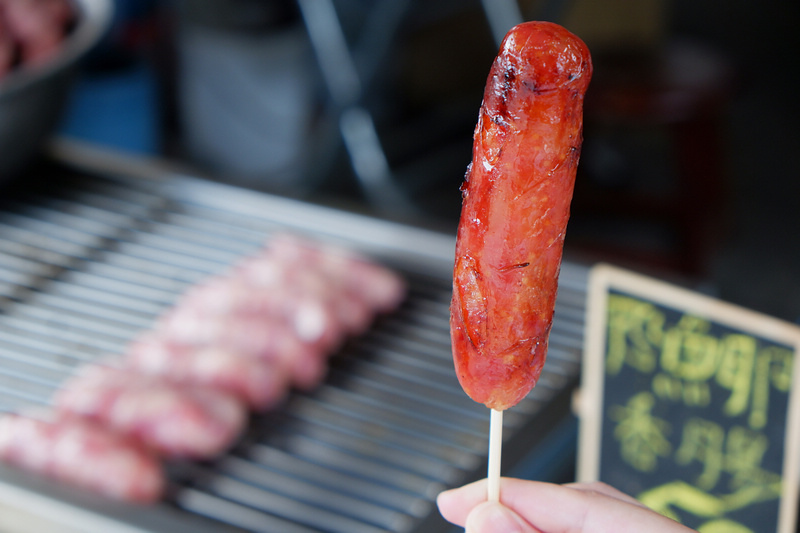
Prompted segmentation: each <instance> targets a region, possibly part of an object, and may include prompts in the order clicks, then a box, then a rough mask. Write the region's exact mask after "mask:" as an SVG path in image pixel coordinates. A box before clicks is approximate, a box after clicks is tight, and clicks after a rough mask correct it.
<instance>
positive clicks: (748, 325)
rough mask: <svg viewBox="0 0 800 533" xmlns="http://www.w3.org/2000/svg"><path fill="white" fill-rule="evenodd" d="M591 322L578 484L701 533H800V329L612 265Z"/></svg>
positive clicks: (597, 274)
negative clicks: (602, 488)
mask: <svg viewBox="0 0 800 533" xmlns="http://www.w3.org/2000/svg"><path fill="white" fill-rule="evenodd" d="M743 282H744V280H743ZM586 328H587V329H586V346H585V350H584V364H583V376H582V385H581V389H580V396H579V402H578V411H579V415H580V437H579V450H578V479H579V480H581V481H592V480H600V481H604V482H606V483H608V484H610V485H612V486H614V487H616V488H618V489H620V490H622V491H623V492H625V493H627V494H630V495H631V496H634V497H635V498H637V499H638V500H639V501H641V502H642V503H644V504H645V505H647V506H649V507H651V508H653V509H655V510H656V511H659V512H661V513H662V514H665V515H667V516H670V517H672V518H675V519H676V520H678V521H680V522H681V523H683V524H685V525H687V526H689V527H692V528H694V529H697V530H698V531H700V532H701V533H718V532H719V533H722V532H725V533H748V532H752V533H756V532H757V533H763V532H770V531H775V532H779V533H795V524H796V514H797V503H798V502H797V497H798V468H800V465H798V459H799V458H800V438H799V437H800V433H798V432H799V431H800V421H799V420H798V416H800V410H798V408H799V407H800V405H799V404H798V401H800V394H798V391H797V386H798V384H799V383H800V382H799V381H798V368H799V367H800V365H796V364H795V360H796V357H797V355H798V353H800V328H798V327H797V326H795V325H793V324H789V323H786V322H783V321H780V320H777V319H774V318H771V317H767V316H764V315H762V314H759V313H755V312H753V311H749V310H746V309H742V308H740V307H736V306H734V305H731V304H728V303H725V302H721V301H719V300H716V299H714V298H710V297H708V296H704V295H701V294H699V293H695V292H693V291H690V290H686V289H683V288H679V287H677V286H673V285H671V284H668V283H664V282H661V281H657V280H654V279H651V278H648V277H645V276H641V275H638V274H635V273H632V272H628V271H625V270H621V269H618V268H615V267H611V266H608V265H599V266H597V267H595V268H594V269H593V270H592V272H591V274H590V278H589V298H588V303H587V325H586Z"/></svg>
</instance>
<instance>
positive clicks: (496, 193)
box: [451, 22, 592, 410]
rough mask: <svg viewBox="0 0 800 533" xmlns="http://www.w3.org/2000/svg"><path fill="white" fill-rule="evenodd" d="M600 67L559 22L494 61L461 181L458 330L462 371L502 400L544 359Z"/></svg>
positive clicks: (515, 38)
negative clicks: (588, 101)
mask: <svg viewBox="0 0 800 533" xmlns="http://www.w3.org/2000/svg"><path fill="white" fill-rule="evenodd" d="M591 73H592V63H591V58H590V55H589V51H588V49H587V47H586V45H585V44H584V43H583V42H582V41H581V40H580V39H579V38H578V37H576V36H575V35H573V34H571V33H570V32H568V31H567V30H566V29H564V28H562V27H561V26H558V25H556V24H553V23H548V22H526V23H523V24H520V25H518V26H516V27H514V28H512V29H511V30H510V31H509V33H508V34H507V35H506V37H505V39H504V41H503V43H502V45H501V48H500V52H499V54H498V56H497V57H496V59H495V61H494V63H493V64H492V67H491V70H490V72H489V78H488V81H487V84H486V88H485V92H484V96H483V103H482V105H481V109H480V115H479V118H478V124H477V127H476V129H475V135H474V142H473V155H472V162H471V163H470V165H469V167H468V170H467V173H466V177H465V181H464V183H463V185H462V189H461V190H462V194H463V203H462V211H461V218H460V220H459V226H458V236H457V244H456V256H455V267H454V273H453V278H454V279H453V299H452V303H451V336H452V345H453V357H454V362H455V368H456V373H457V376H458V379H459V381H460V383H461V385H462V387H463V388H464V391H465V392H466V393H467V394H468V395H469V396H470V397H471V398H472V399H473V400H475V401H477V402H479V403H483V404H485V405H486V406H488V407H490V408H492V409H497V410H503V409H507V408H509V407H511V406H513V405H516V404H517V403H518V402H519V401H520V400H521V399H522V398H523V397H525V395H527V394H528V392H530V390H531V388H532V387H533V386H534V385H535V383H536V381H537V379H538V378H539V375H540V373H541V371H542V367H543V365H544V361H545V356H546V352H547V342H548V336H549V332H550V327H551V323H552V317H553V310H554V305H555V299H556V291H557V284H558V274H559V270H560V266H561V256H562V249H563V242H564V235H565V231H566V225H567V220H568V218H569V205H570V201H571V199H572V190H573V185H574V181H575V174H576V169H577V165H578V158H579V154H580V149H581V143H582V124H583V111H582V110H583V98H584V94H585V91H586V89H587V87H588V84H589V80H590V78H591Z"/></svg>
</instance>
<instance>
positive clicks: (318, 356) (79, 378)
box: [0, 235, 406, 502]
mask: <svg viewBox="0 0 800 533" xmlns="http://www.w3.org/2000/svg"><path fill="white" fill-rule="evenodd" d="M405 291H406V287H405V283H404V281H403V279H402V278H401V277H400V276H399V275H398V274H396V273H395V272H393V271H391V270H390V269H388V268H385V267H383V266H380V265H378V264H376V263H374V262H371V261H368V260H366V259H364V258H362V257H358V256H356V255H354V254H352V253H350V252H348V251H346V250H343V249H341V248H333V247H329V246H325V245H322V244H320V243H317V242H312V241H310V240H307V239H304V238H299V237H296V236H291V235H277V236H275V237H274V238H273V239H272V240H271V241H270V243H269V245H268V246H266V247H265V248H264V249H263V250H261V251H259V252H258V253H256V254H253V255H251V256H248V257H246V258H244V259H243V260H242V261H240V262H239V263H238V264H236V265H234V266H233V267H232V268H231V270H230V271H228V272H227V273H225V274H223V275H218V276H215V277H211V278H209V279H207V280H205V281H203V282H201V283H199V284H197V285H195V286H193V287H191V288H189V289H188V290H187V291H185V292H184V293H183V294H182V295H181V296H180V297H179V298H178V300H177V301H176V302H175V304H174V305H172V306H171V307H170V308H169V309H168V310H167V311H166V312H165V313H163V314H162V316H161V317H159V319H158V320H157V321H156V324H155V326H154V327H153V328H151V329H150V330H148V331H145V332H142V333H141V334H140V335H139V336H138V337H137V338H136V339H134V340H133V341H132V342H131V343H129V345H128V346H127V349H126V350H125V351H124V353H123V354H122V355H120V356H115V357H111V358H109V359H106V360H103V361H99V362H97V363H93V364H87V365H85V366H83V367H81V368H79V369H78V370H77V372H76V373H75V375H73V376H72V377H71V378H69V379H68V380H66V382H65V383H64V384H63V385H62V387H60V388H59V390H58V391H57V392H56V394H55V395H54V396H53V402H52V403H53V407H54V408H53V409H52V410H50V411H48V412H47V413H46V415H45V416H22V415H19V414H8V415H6V416H5V417H3V418H0V460H3V461H5V462H7V463H10V464H12V465H16V466H18V467H22V468H24V469H27V470H30V471H34V472H37V473H40V474H43V475H47V476H49V477H52V478H57V479H60V480H63V481H66V482H69V483H72V484H76V485H80V486H82V487H84V488H88V489H92V490H94V491H96V492H100V493H103V494H106V495H109V496H112V497H115V498H121V499H124V500H129V501H136V502H149V501H154V500H157V499H159V498H160V497H161V495H162V492H163V490H164V486H165V479H164V474H163V470H162V464H161V462H162V460H170V459H189V460H204V459H210V458H213V457H215V456H217V455H218V454H220V453H223V452H224V451H225V450H226V449H228V448H229V447H230V446H231V445H232V444H233V443H235V441H236V440H237V438H238V436H239V435H240V434H241V432H242V431H243V429H244V427H245V425H246V424H247V420H248V416H249V413H250V412H251V411H253V412H264V411H267V410H269V409H273V408H275V407H276V406H278V405H279V404H280V402H281V401H283V400H284V399H285V398H286V396H287V394H288V392H289V391H290V390H291V389H292V388H298V389H306V390H308V389H312V388H313V387H315V386H317V385H318V384H319V383H320V382H321V381H322V380H323V379H324V377H325V373H326V370H327V368H328V358H329V356H330V354H332V353H334V352H335V351H336V349H337V348H338V347H339V346H340V345H341V344H342V343H343V342H344V341H345V340H346V339H347V338H348V337H351V336H354V335H358V334H361V333H363V332H364V331H365V330H366V329H367V328H368V327H369V325H370V324H371V323H372V322H373V320H374V318H375V317H376V315H377V314H380V313H386V312H389V311H391V310H393V309H395V308H396V307H397V306H398V305H399V304H400V303H401V302H402V300H403V298H404V297H405ZM87 464H92V465H93V467H92V468H86V466H85V465H87ZM108 472H115V473H117V475H108Z"/></svg>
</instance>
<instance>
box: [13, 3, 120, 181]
mask: <svg viewBox="0 0 800 533" xmlns="http://www.w3.org/2000/svg"><path fill="white" fill-rule="evenodd" d="M72 4H73V8H74V9H75V12H76V22H75V26H74V28H73V29H72V31H71V32H70V33H69V34H68V35H67V36H66V38H65V40H64V42H63V44H62V47H61V50H60V51H59V53H58V55H57V56H55V57H53V58H51V59H50V60H48V61H46V62H43V63H42V64H40V65H36V66H32V67H24V68H19V69H17V70H15V71H13V72H11V73H9V74H8V75H6V76H5V77H3V78H2V80H0V184H1V183H3V182H6V181H8V180H9V179H11V178H13V177H14V176H16V175H17V174H18V173H19V172H20V171H21V170H22V169H23V168H24V167H25V165H26V164H28V163H30V162H31V160H32V159H33V158H34V157H36V155H38V154H39V152H40V151H41V149H42V146H43V145H44V143H45V142H46V141H47V139H48V137H50V135H51V134H52V133H53V131H54V130H55V128H56V127H57V125H58V122H59V119H60V117H61V114H62V110H63V109H64V107H65V104H66V101H67V97H68V95H69V89H70V87H71V83H72V79H73V77H74V74H75V72H76V70H77V66H78V62H79V61H80V60H81V59H82V58H83V57H84V56H85V55H86V54H87V53H88V52H89V50H90V49H91V48H92V47H93V46H94V45H95V44H97V42H98V41H99V40H100V38H101V37H102V36H103V34H104V33H105V31H106V29H107V28H108V26H109V24H110V22H111V11H112V5H111V0H72Z"/></svg>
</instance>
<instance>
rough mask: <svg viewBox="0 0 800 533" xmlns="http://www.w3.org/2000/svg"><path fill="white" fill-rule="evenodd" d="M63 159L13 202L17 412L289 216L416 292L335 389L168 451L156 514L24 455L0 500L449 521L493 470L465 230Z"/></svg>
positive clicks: (274, 516)
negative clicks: (58, 482) (37, 468)
mask: <svg viewBox="0 0 800 533" xmlns="http://www.w3.org/2000/svg"><path fill="white" fill-rule="evenodd" d="M52 172H53V178H57V179H53V180H51V181H50V182H49V183H48V185H47V187H46V188H44V187H43V188H40V189H38V190H37V189H35V188H32V189H29V190H25V191H22V192H19V193H17V194H14V195H11V197H9V198H7V199H6V201H5V202H4V204H3V206H2V210H1V211H0V410H17V409H25V408H29V407H31V406H43V405H47V403H48V402H49V399H50V397H51V396H52V393H53V392H54V391H55V390H56V389H57V387H58V386H59V383H61V381H62V380H63V379H64V378H65V377H67V376H68V375H69V374H70V373H71V372H72V371H73V370H74V369H75V368H76V366H78V365H79V364H81V363H83V362H85V361H89V360H94V359H96V358H98V357H102V356H105V355H107V354H109V353H117V352H119V351H120V350H121V349H122V348H123V347H124V346H125V345H126V344H127V343H128V342H129V341H130V340H131V339H132V338H133V337H134V336H135V335H136V334H137V333H138V332H139V331H141V330H142V329H144V328H147V327H149V326H150V325H151V324H152V323H153V320H154V319H155V318H156V316H158V315H159V314H160V313H161V312H162V311H163V310H164V309H165V308H166V307H167V306H169V305H170V304H171V303H172V302H173V301H174V300H175V298H176V296H177V295H178V294H180V293H181V292H182V291H183V290H185V289H186V288H187V287H188V286H189V285H191V284H193V283H196V282H197V281H199V280H201V279H203V278H205V277H207V276H209V275H211V274H213V273H217V272H220V271H222V270H223V269H225V268H226V267H227V266H228V265H229V264H231V263H232V262H233V261H235V260H236V259H237V258H239V257H240V256H242V255H244V254H248V253H251V252H253V251H255V250H256V249H257V248H258V247H260V246H261V245H263V243H264V242H265V240H266V239H267V238H268V237H269V235H270V234H271V233H272V232H274V231H276V230H279V229H292V230H295V231H300V232H306V233H308V234H309V235H311V236H312V237H317V238H322V239H328V240H333V241H337V242H339V243H341V244H345V245H348V246H350V247H352V248H355V249H358V250H361V251H362V252H364V253H366V254H368V255H370V256H372V257H374V258H376V259H377V260H379V261H382V262H383V263H384V264H387V265H388V266H390V267H392V268H394V269H396V270H397V271H399V272H400V273H402V274H403V275H404V276H405V277H406V278H407V280H408V281H409V284H410V289H411V290H410V295H409V298H408V299H407V301H406V302H405V303H404V304H403V306H402V307H401V308H400V309H399V310H398V311H397V312H396V313H393V314H392V315H389V316H386V317H383V318H381V319H380V320H379V321H378V322H377V323H376V324H375V325H374V327H373V328H372V329H371V330H370V331H369V332H368V333H367V334H366V335H364V336H363V337H361V338H358V339H354V340H353V341H352V342H350V343H349V344H348V345H346V346H345V348H344V349H342V350H341V352H340V353H338V354H336V355H335V356H334V357H333V358H332V359H331V361H330V364H331V368H330V373H329V376H328V378H327V380H326V381H325V382H324V383H323V384H322V386H320V387H319V388H318V389H317V390H315V391H314V392H312V393H308V394H300V393H296V394H292V395H291V396H290V397H289V398H288V399H287V401H286V404H285V405H284V406H283V407H282V408H281V409H278V410H276V411H274V412H272V413H269V414H267V415H264V416H258V417H254V418H253V419H252V422H251V424H250V426H249V429H248V431H247V433H246V434H245V435H244V436H243V438H242V440H241V442H240V443H239V444H238V445H237V446H236V447H235V448H234V449H233V450H231V452H230V453H228V454H227V455H225V456H224V457H221V458H220V459H219V460H217V461H215V462H213V463H203V464H200V463H181V464H171V465H169V471H170V479H171V489H170V492H169V496H168V498H167V499H166V500H165V501H164V502H163V503H162V504H160V505H158V506H155V507H154V508H152V509H148V511H147V512H146V513H141V512H137V510H136V509H130V508H128V507H126V506H124V505H121V506H117V505H109V504H107V503H106V502H99V501H95V500H93V499H92V498H91V497H90V496H88V495H81V494H78V495H76V494H71V493H69V492H68V491H65V490H63V488H62V487H57V486H51V485H49V484H47V483H43V482H42V481H41V480H35V479H29V478H28V477H26V476H25V475H23V474H20V473H18V472H13V471H11V470H9V469H1V470H0V501H1V500H2V499H3V497H4V495H5V496H8V495H9V494H12V493H13V494H17V496H19V495H20V494H21V495H22V497H18V498H16V501H17V502H18V503H19V502H24V501H26V500H25V497H24V496H25V494H36V495H37V497H41V496H42V495H44V496H45V497H46V498H47V499H48V500H47V501H48V502H50V504H51V505H52V509H53V513H54V515H57V514H58V513H57V512H56V510H57V509H62V510H63V509H65V508H66V509H71V510H73V511H74V509H78V510H79V511H81V512H79V513H77V514H76V513H75V512H72V513H68V515H69V519H70V520H73V521H74V520H79V521H82V522H81V527H82V528H83V530H86V531H89V530H91V529H92V528H97V530H98V531H99V530H104V531H108V529H103V528H107V527H108V522H107V521H108V520H111V523H112V524H114V525H115V526H117V527H120V528H122V527H123V526H124V527H128V528H131V529H130V530H131V531H174V530H175V529H174V528H175V527H176V524H177V527H183V528H187V527H188V526H187V525H188V524H192V526H191V527H190V528H189V529H191V530H192V531H225V527H231V529H233V530H244V531H264V532H281V533H291V532H311V531H325V532H348V533H372V532H385V531H391V532H410V531H419V530H421V529H425V530H426V531H434V530H439V529H437V528H438V527H441V524H438V523H437V522H436V520H435V519H434V520H431V516H432V515H434V514H435V505H434V499H435V496H436V494H437V493H438V492H439V491H440V490H441V489H443V488H445V487H447V486H451V485H454V484H458V483H462V482H465V481H466V480H468V479H471V477H474V476H475V475H477V473H479V472H480V470H479V469H480V468H482V467H483V464H484V461H485V454H486V446H487V443H486V440H487V434H488V414H487V412H486V409H485V408H483V407H482V406H479V405H477V404H475V403H474V402H472V401H471V400H469V399H468V398H467V397H466V395H465V394H464V393H463V391H462V390H461V388H460V386H459V384H458V382H457V381H456V379H455V375H454V373H453V369H452V361H451V355H450V341H449V330H448V305H449V299H450V271H451V268H452V263H451V261H452V259H451V258H452V250H453V245H454V240H453V238H452V237H450V236H445V235H440V234H437V233H431V232H427V231H423V230H417V229H412V228H409V227H405V226H399V225H395V224H391V223H384V222H380V221H373V220H371V219H365V218H363V217H359V216H356V215H345V214H342V213H340V212H337V211H332V210H327V209H323V208H319V207H315V206H310V205H307V204H300V203H296V202H292V201H289V200H285V199H277V198H273V197H270V196H267V195H262V194H259V193H253V192H250V191H243V190H239V189H235V188H231V187H226V186H223V185H219V184H213V183H209V182H206V181H202V180H196V179H192V178H185V177H179V176H175V175H157V176H155V177H156V178H157V179H145V178H144V177H142V176H136V177H132V176H121V175H116V174H113V173H108V172H106V173H101V174H99V175H98V174H94V173H92V172H90V171H89V170H87V169H82V170H80V171H78V172H76V171H74V170H67V169H66V168H65V167H62V166H55V167H54V168H53V169H52ZM585 277H586V272H585V270H584V269H583V268H582V267H578V266H575V265H570V264H565V265H564V268H563V272H562V280H561V289H560V295H559V301H558V308H557V316H556V321H555V323H554V327H553V332H552V336H551V348H550V353H549V357H548V362H547V365H546V366H545V373H544V375H543V377H542V379H541V381H540V383H539V384H538V385H537V387H536V388H535V389H534V391H533V393H532V394H531V395H530V397H529V398H527V399H526V400H524V401H523V402H522V403H521V404H520V405H519V406H517V407H516V408H514V409H512V410H511V411H509V412H508V413H507V415H506V417H505V425H506V429H505V434H506V440H508V441H513V440H514V439H515V438H520V437H523V438H524V439H528V437H526V436H525V435H524V434H525V428H527V427H529V426H530V425H531V424H533V423H537V421H538V420H540V418H541V416H542V414H543V413H546V412H547V411H548V409H546V407H549V406H551V405H552V404H553V402H554V401H555V398H556V397H559V396H562V397H563V396H565V394H568V393H569V389H570V387H571V385H572V384H573V383H574V381H575V379H576V377H577V374H578V365H579V357H580V349H581V342H582V335H583V306H584V301H585ZM65 506H66V507H65ZM65 516H66V515H65ZM103 520H105V522H103ZM120 530H122V529H120Z"/></svg>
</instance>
